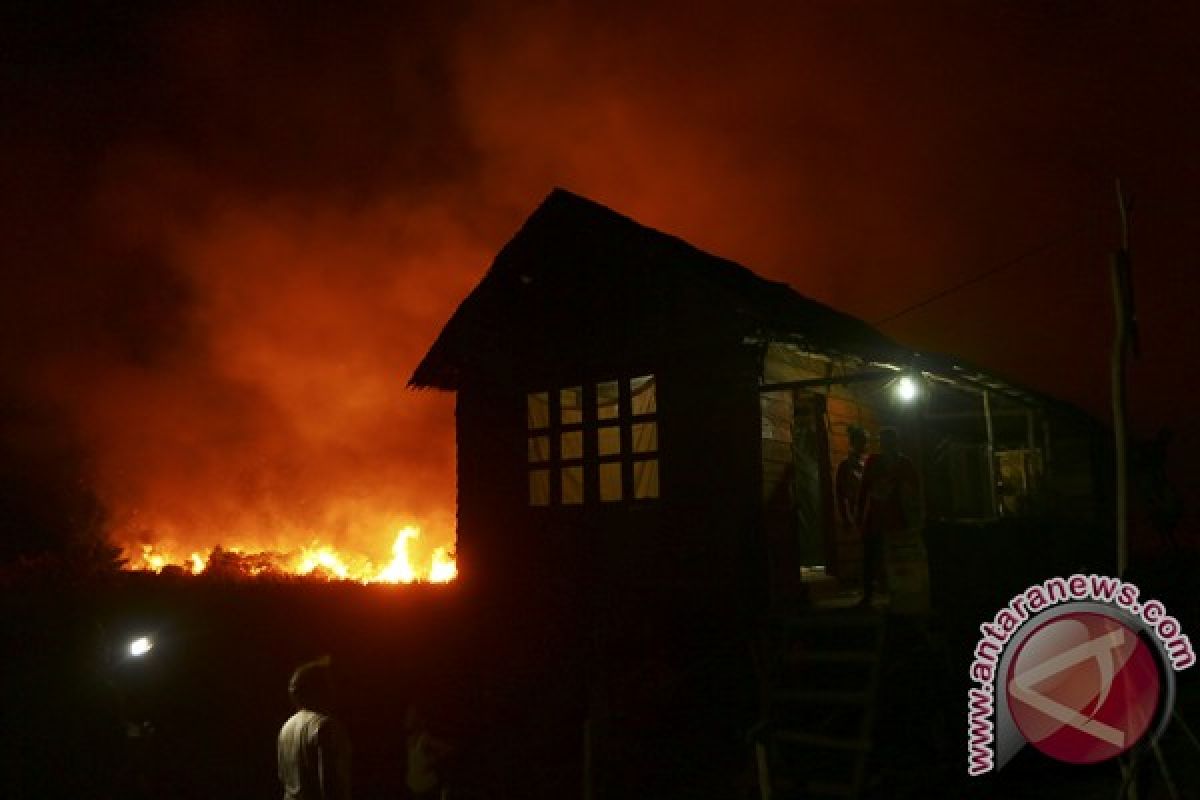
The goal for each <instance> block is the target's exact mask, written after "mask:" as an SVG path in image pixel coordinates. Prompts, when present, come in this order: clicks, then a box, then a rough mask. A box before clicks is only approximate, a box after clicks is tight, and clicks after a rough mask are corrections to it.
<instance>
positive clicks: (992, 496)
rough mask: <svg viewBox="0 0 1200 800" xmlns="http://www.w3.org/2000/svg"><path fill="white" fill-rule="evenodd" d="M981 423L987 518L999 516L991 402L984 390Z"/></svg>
mask: <svg viewBox="0 0 1200 800" xmlns="http://www.w3.org/2000/svg"><path fill="white" fill-rule="evenodd" d="M983 422H984V425H985V426H986V427H987V451H986V453H985V454H986V456H987V476H988V502H990V503H991V508H989V509H988V516H989V518H990V517H995V516H998V515H999V511H998V509H999V507H1000V506H999V504H998V503H997V502H996V441H995V435H994V433H993V431H992V400H991V392H989V391H987V390H986V389H985V390H984V391H983Z"/></svg>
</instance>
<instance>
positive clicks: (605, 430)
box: [596, 425, 621, 456]
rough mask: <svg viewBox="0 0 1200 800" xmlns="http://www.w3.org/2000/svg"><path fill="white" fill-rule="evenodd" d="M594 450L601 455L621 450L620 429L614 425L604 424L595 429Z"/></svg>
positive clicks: (609, 454)
mask: <svg viewBox="0 0 1200 800" xmlns="http://www.w3.org/2000/svg"><path fill="white" fill-rule="evenodd" d="M596 451H597V452H598V453H599V454H600V455H602V456H612V455H616V454H617V453H620V452H621V429H620V428H618V427H617V426H616V425H605V426H604V427H602V428H599V429H597V431H596Z"/></svg>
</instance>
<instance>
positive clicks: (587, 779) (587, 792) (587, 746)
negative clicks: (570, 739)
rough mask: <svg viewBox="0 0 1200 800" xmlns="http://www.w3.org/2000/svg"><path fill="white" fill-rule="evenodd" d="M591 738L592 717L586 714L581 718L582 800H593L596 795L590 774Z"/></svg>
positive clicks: (591, 766)
mask: <svg viewBox="0 0 1200 800" xmlns="http://www.w3.org/2000/svg"><path fill="white" fill-rule="evenodd" d="M592 738H593V731H592V718H591V716H588V717H585V718H584V720H583V800H593V798H594V797H595V796H596V792H595V784H594V782H593V774H592V772H593V769H594V765H593V763H592V756H593V746H594V743H593V741H592Z"/></svg>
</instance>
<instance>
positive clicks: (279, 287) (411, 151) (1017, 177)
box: [0, 2, 1200, 554]
mask: <svg viewBox="0 0 1200 800" xmlns="http://www.w3.org/2000/svg"><path fill="white" fill-rule="evenodd" d="M251 5H253V6H254V7H252V8H247V7H246V6H251ZM516 5H520V8H516V7H514V6H516ZM647 5H652V6H653V7H651V8H647V7H645V6H647ZM117 6H120V8H119V9H118V8H117ZM1197 30H1200V6H1197V5H1196V4H1192V3H1177V4H1165V3H1164V4H1159V3H1152V2H1127V3H1104V2H1061V3H1043V2H1036V3H1035V2H1028V3H982V2H978V3H961V2H954V3H883V2H875V3H872V2H803V3H779V4H762V5H761V6H757V7H756V9H755V10H754V11H753V12H750V11H747V10H739V11H737V12H735V10H734V9H733V5H732V4H728V3H725V4H718V3H708V4H705V3H687V4H676V5H673V6H672V5H668V4H644V3H613V2H607V3H602V4H601V3H596V4H592V5H585V4H576V3H566V2H555V3H532V4H508V3H496V4H487V3H454V2H447V3H424V4H404V3H394V2H389V3H378V4H375V5H374V6H372V5H370V4H353V7H351V8H343V7H335V6H333V5H327V6H326V5H323V6H320V7H308V6H306V5H304V4H292V3H288V4H283V3H279V4H234V3H231V4H219V3H178V4H159V3H145V4H141V5H140V7H139V4H129V3H123V4H111V3H94V4H73V5H72V4H53V3H40V2H36V3H35V2H31V3H16V4H5V9H4V10H3V11H0V64H2V67H0V92H3V109H4V113H3V114H2V115H0V165H2V170H3V172H2V174H3V185H4V186H5V191H4V192H3V194H2V195H0V202H2V203H3V213H2V214H0V220H2V222H0V224H2V225H3V229H2V231H0V233H2V236H0V252H2V253H3V262H2V263H3V274H2V276H0V303H3V308H2V313H0V325H2V326H3V338H2V340H0V341H2V345H0V353H2V354H3V373H2V374H0V413H2V415H3V416H2V417H0V426H2V427H0V435H2V439H0V448H2V450H0V475H2V476H3V482H4V485H5V490H4V491H5V497H4V503H5V514H6V515H7V519H6V521H5V526H6V527H7V528H9V529H10V530H12V529H14V526H15V527H20V528H21V530H22V531H23V532H24V533H23V534H22V535H25V536H26V537H27V538H28V539H29V540H28V541H17V542H16V543H13V542H10V543H9V544H8V545H6V547H8V548H9V549H10V550H11V549H14V548H15V549H17V550H20V549H30V548H35V547H36V546H37V545H38V543H39V541H40V540H38V537H39V536H40V537H44V540H45V541H51V540H52V539H53V538H54V536H56V535H58V536H60V538H61V536H62V535H66V534H54V531H56V530H61V529H62V528H63V527H64V525H66V526H67V527H69V526H70V525H71V524H76V522H77V520H78V518H79V517H80V516H81V515H83V516H86V514H87V513H88V509H89V508H90V506H89V499H94V501H95V503H96V504H97V505H98V507H99V508H102V509H103V510H104V513H105V516H104V525H103V528H104V529H106V530H108V531H109V532H110V533H111V535H112V536H113V537H114V538H115V539H116V540H117V541H120V542H131V541H134V540H137V539H140V538H143V537H145V538H150V539H154V538H161V539H165V540H176V541H180V542H188V543H194V544H197V545H201V546H211V545H212V544H215V543H217V542H227V541H231V540H233V539H235V538H237V539H242V540H246V539H253V540H255V541H256V542H257V543H259V544H261V545H262V546H286V545H287V544H289V543H294V542H295V541H297V540H298V539H302V538H306V537H311V536H312V535H314V534H315V533H317V532H320V535H322V537H324V538H327V539H333V540H335V541H340V542H343V543H349V542H355V543H364V542H368V541H369V542H371V543H375V542H384V541H385V540H386V541H390V536H389V535H387V533H386V531H384V530H383V528H384V527H386V526H387V525H389V524H391V521H392V520H393V519H394V520H397V521H416V522H419V523H422V524H425V525H426V526H427V528H428V530H429V531H430V532H431V534H432V535H433V536H435V537H437V538H441V539H443V540H444V539H447V538H449V537H450V536H452V531H453V513H454V434H453V424H454V422H453V397H452V396H451V395H447V394H436V393H429V392H423V393H417V392H412V391H409V390H407V389H406V388H405V381H406V380H407V378H408V376H409V374H410V373H411V371H412V368H413V367H414V366H415V365H416V363H417V361H418V360H419V359H420V357H421V356H422V355H423V354H424V352H425V350H426V349H427V348H428V346H429V345H430V344H431V343H432V341H433V339H434V337H435V336H436V334H437V332H438V330H439V329H440V326H441V325H442V324H443V323H444V322H445V321H446V320H447V319H448V318H449V316H450V314H451V313H452V311H453V310H454V308H455V307H456V305H457V303H458V302H459V301H460V300H461V299H462V298H463V297H464V296H465V295H466V293H467V292H468V291H469V290H470V289H471V288H472V287H473V286H474V284H475V283H476V282H477V281H478V280H479V278H480V277H481V276H482V274H483V272H484V270H485V269H486V268H487V266H488V264H489V263H490V260H491V258H492V256H493V255H494V254H495V252H496V251H497V250H498V249H499V248H500V247H501V246H502V245H503V244H504V242H505V241H506V240H507V239H508V238H509V237H510V236H511V235H512V234H513V233H514V232H515V230H516V228H517V227H518V226H519V225H520V223H521V222H522V220H523V219H524V218H525V216H527V215H528V214H529V213H530V212H531V211H532V210H533V209H534V208H535V207H536V205H537V203H538V202H539V201H540V200H541V198H542V197H543V196H544V195H545V194H546V193H547V192H548V191H549V190H550V189H551V188H552V187H554V186H563V187H566V188H569V189H571V190H573V191H575V192H577V193H580V194H583V195H585V196H588V197H590V198H592V199H595V200H597V201H599V202H601V203H604V204H605V205H608V206H610V207H612V208H614V209H616V210H618V211H620V212H622V213H625V214H627V215H629V216H631V217H633V218H634V219H637V220H638V221H640V222H643V223H645V224H647V225H650V226H652V227H655V228H659V229H661V230H664V231H667V232H669V233H672V234H676V235H678V236H681V237H682V238H684V239H687V240H688V241H690V242H692V243H693V244H696V245H697V246H699V247H701V248H703V249H706V250H709V251H710V252H713V253H716V254H719V255H722V256H725V257H728V258H732V259H734V260H737V261H740V262H742V263H744V264H746V265H748V266H750V267H751V268H752V269H754V270H755V271H757V272H759V273H760V274H762V275H764V276H766V277H769V278H772V279H776V280H783V281H786V282H788V283H789V284H791V285H792V286H793V287H794V288H795V289H797V290H798V291H799V292H801V293H802V294H806V295H808V296H811V297H813V298H815V299H818V300H821V301H823V302H826V303H828V304H830V305H833V306H835V307H838V308H840V309H843V310H845V311H847V312H850V313H852V314H855V315H857V316H860V317H862V318H863V319H865V320H867V321H869V322H880V321H882V320H885V319H888V318H890V317H892V316H893V315H894V314H896V313H897V312H899V311H902V310H904V309H906V308H909V307H910V306H913V305H914V304H917V303H920V302H921V301H923V300H924V299H926V298H929V297H931V296H933V295H936V294H937V293H939V292H942V291H943V290H945V289H947V288H949V287H953V286H955V285H958V284H959V283H961V282H964V281H967V280H969V279H971V278H973V277H975V276H978V275H980V274H983V273H986V272H988V271H989V270H994V269H997V268H999V267H1001V266H1004V265H1007V266H1005V268H1004V269H1001V270H999V271H997V272H996V273H995V274H993V275H991V276H990V277H988V278H986V279H984V280H981V281H978V282H976V283H973V284H972V285H970V286H969V287H967V288H965V289H962V290H960V291H957V292H953V293H951V294H948V295H946V296H945V297H942V298H941V299H939V300H937V301H935V302H932V303H930V304H928V305H925V306H923V307H921V308H919V309H918V310H915V311H912V312H911V313H908V314H905V315H903V316H900V317H898V318H895V319H891V320H890V321H887V322H886V323H884V324H883V325H882V328H883V330H884V331H886V332H887V333H889V334H891V335H893V336H895V337H897V338H899V339H900V340H902V341H904V342H906V343H909V344H911V345H913V346H915V347H921V348H928V349H932V350H936V351H941V352H951V353H956V354H958V355H961V356H962V357H964V358H966V359H969V360H970V361H972V362H975V363H978V364H981V365H985V366H987V367H989V368H991V369H992V370H994V371H996V372H997V373H999V374H1001V375H1003V376H1006V377H1009V378H1011V379H1013V380H1016V381H1019V382H1022V383H1025V384H1027V385H1030V386H1032V387H1035V388H1038V389H1041V390H1044V391H1047V392H1050V393H1052V394H1055V395H1057V396H1060V397H1062V398H1064V399H1067V400H1069V401H1072V402H1074V403H1077V404H1079V405H1080V406H1082V407H1083V408H1085V409H1087V410H1088V411H1090V412H1092V413H1094V414H1096V415H1097V416H1099V417H1101V418H1103V419H1107V416H1108V372H1107V369H1108V358H1109V346H1110V345H1109V342H1110V338H1111V333H1112V311H1111V300H1110V294H1109V291H1110V290H1109V277H1108V265H1107V258H1108V253H1109V251H1111V249H1112V248H1113V246H1114V245H1115V243H1116V241H1117V231H1118V225H1117V214H1116V201H1115V193H1114V189H1113V181H1114V178H1116V177H1118V176H1119V177H1120V178H1121V179H1122V180H1123V182H1124V184H1125V186H1126V187H1127V188H1128V190H1129V191H1130V192H1131V193H1132V195H1133V196H1134V198H1135V212H1134V219H1133V228H1132V242H1133V259H1134V270H1135V278H1134V280H1135V288H1136V299H1137V304H1138V313H1139V316H1140V320H1141V347H1142V355H1141V358H1140V360H1138V361H1136V362H1134V363H1133V365H1132V367H1131V370H1130V385H1131V396H1130V408H1131V414H1132V418H1133V423H1134V428H1135V430H1136V431H1137V432H1138V433H1139V434H1141V435H1152V434H1154V433H1155V432H1156V431H1157V430H1158V429H1159V428H1160V427H1163V426H1167V427H1170V428H1171V429H1173V430H1174V432H1175V434H1176V435H1175V439H1174V442H1173V444H1172V449H1173V451H1174V452H1173V457H1172V462H1171V468H1172V470H1173V471H1174V480H1175V481H1176V482H1177V484H1178V485H1179V487H1180V488H1181V489H1182V490H1183V491H1184V493H1185V498H1186V499H1187V502H1188V503H1189V507H1188V509H1187V517H1186V518H1185V522H1184V527H1183V531H1181V532H1184V531H1187V532H1190V531H1192V530H1193V529H1194V528H1195V523H1196V520H1197V519H1198V516H1197V511H1196V506H1197V504H1200V468H1198V467H1197V466H1196V462H1197V460H1196V459H1195V458H1194V457H1193V456H1191V453H1193V452H1194V451H1195V450H1196V449H1197V448H1198V447H1200V422H1198V421H1197V420H1196V418H1195V415H1194V413H1193V412H1192V409H1193V407H1194V405H1195V400H1194V398H1195V396H1196V389H1197V380H1196V377H1195V372H1196V369H1197V368H1198V367H1200V344H1198V343H1197V336H1196V331H1197V325H1196V310H1195V303H1196V295H1197V289H1198V288H1200V285H1198V284H1200V281H1198V280H1197V278H1196V277H1195V276H1196V270H1197V260H1198V256H1197V245H1196V243H1197V242H1198V241H1200V198H1198V192H1197V190H1198V189H1200V149H1198V147H1197V145H1198V144H1200V47H1198V46H1197V33H1196V31H1197ZM72 515H74V516H72ZM68 518H69V519H70V520H76V522H70V521H68V522H67V523H63V520H64V519H68ZM56 525H57V527H56ZM55 543H57V542H55ZM373 546H378V545H377V544H375V545H373ZM6 552H7V551H6ZM10 554H11V553H10Z"/></svg>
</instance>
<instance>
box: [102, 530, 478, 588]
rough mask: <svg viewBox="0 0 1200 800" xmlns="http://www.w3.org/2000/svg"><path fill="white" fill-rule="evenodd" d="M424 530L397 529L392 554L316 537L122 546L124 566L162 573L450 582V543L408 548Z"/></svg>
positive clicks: (453, 564) (454, 566)
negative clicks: (203, 547)
mask: <svg viewBox="0 0 1200 800" xmlns="http://www.w3.org/2000/svg"><path fill="white" fill-rule="evenodd" d="M420 536H421V529H420V528H419V527H418V526H416V525H406V526H404V527H403V528H401V529H400V530H399V531H398V532H397V533H396V538H395V540H394V541H393V542H392V547H391V557H390V559H386V558H375V557H372V556H371V555H370V554H367V553H363V552H361V551H358V550H355V549H349V548H343V549H338V548H335V547H332V546H330V545H327V544H323V543H321V542H320V541H319V540H314V541H312V542H311V543H310V544H308V545H307V546H304V547H300V548H298V549H295V550H290V551H279V550H265V549H260V548H257V547H239V546H236V545H231V546H227V547H226V546H221V545H217V546H216V547H213V548H212V549H211V550H209V551H208V552H207V553H205V552H202V551H192V552H185V551H184V550H183V549H179V550H176V549H172V548H171V547H170V546H168V545H165V544H163V543H158V544H149V543H143V544H141V545H137V546H131V547H127V548H126V549H125V551H124V557H125V559H126V568H127V569H130V570H138V571H148V572H156V573H162V572H164V571H170V572H177V573H178V572H183V573H191V574H193V575H200V574H207V575H214V576H220V577H241V578H249V577H259V576H286V575H301V576H307V577H311V578H318V579H323V580H341V581H356V582H358V583H391V584H401V583H404V584H410V583H449V582H450V581H452V580H454V579H455V577H456V576H457V575H458V567H457V563H456V561H455V558H454V554H453V553H452V552H450V550H449V549H448V548H446V547H434V548H433V550H432V551H431V552H430V553H429V554H428V556H426V557H422V556H420V555H418V554H416V553H413V552H410V546H411V545H412V544H413V543H414V542H416V541H417V540H418V539H419V538H420Z"/></svg>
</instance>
